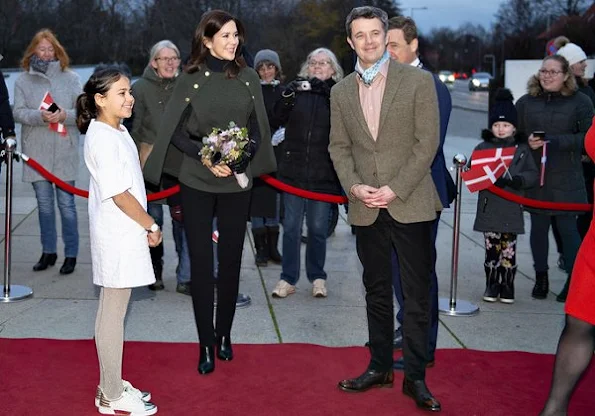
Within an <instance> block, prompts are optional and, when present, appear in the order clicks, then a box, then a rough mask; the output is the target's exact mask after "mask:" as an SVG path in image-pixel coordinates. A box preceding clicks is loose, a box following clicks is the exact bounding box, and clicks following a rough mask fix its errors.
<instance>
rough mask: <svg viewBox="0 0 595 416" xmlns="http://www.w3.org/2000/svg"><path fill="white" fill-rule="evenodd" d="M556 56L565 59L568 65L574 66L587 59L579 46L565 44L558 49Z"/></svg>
mask: <svg viewBox="0 0 595 416" xmlns="http://www.w3.org/2000/svg"><path fill="white" fill-rule="evenodd" d="M557 55H560V56H563V57H564V58H566V60H567V61H568V63H569V64H570V65H574V64H576V63H577V62H580V61H584V60H585V59H587V54H586V53H585V51H583V50H582V49H581V47H580V46H578V45H576V44H574V43H567V44H566V45H564V46H562V47H561V48H560V49H558V52H557Z"/></svg>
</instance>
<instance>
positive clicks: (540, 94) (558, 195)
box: [516, 55, 593, 302]
mask: <svg viewBox="0 0 595 416" xmlns="http://www.w3.org/2000/svg"><path fill="white" fill-rule="evenodd" d="M516 108H517V112H518V117H519V122H518V125H517V129H518V132H519V133H521V134H525V135H527V136H529V139H528V143H529V147H530V148H531V149H532V153H533V157H534V158H535V162H536V163H537V166H538V167H540V168H541V172H542V173H541V177H540V183H539V186H537V187H535V188H533V189H531V190H529V191H528V192H527V197H528V198H531V199H535V200H538V201H543V202H544V203H552V202H554V203H555V202H572V203H586V202H587V193H586V191H585V181H584V179H583V168H582V164H581V156H582V154H583V152H584V139H585V133H586V132H587V130H589V127H590V126H591V119H592V118H593V104H592V103H591V100H589V97H587V96H586V95H584V94H581V93H579V92H578V91H577V85H576V79H575V77H574V75H573V74H572V73H571V71H570V65H569V63H568V61H567V60H566V58H564V57H563V56H561V55H552V56H548V57H546V58H545V59H544V60H543V62H542V64H541V68H540V69H539V71H538V72H537V74H535V75H533V76H532V77H531V78H530V79H529V82H528V84H527V94H525V95H523V96H522V97H521V98H520V99H519V100H518V101H517V103H516ZM527 211H529V212H530V213H531V237H530V244H531V252H532V254H533V263H534V268H535V286H534V287H533V291H532V296H533V297H534V298H535V299H545V298H546V297H547V295H548V292H549V279H548V264H547V259H548V242H549V239H548V233H549V228H550V224H551V221H552V218H555V220H556V223H557V226H558V231H559V232H560V236H561V238H562V246H563V248H564V249H563V251H564V252H563V256H564V265H565V268H566V272H567V273H568V279H567V281H566V284H565V285H564V288H563V289H562V291H561V292H560V293H559V294H558V297H557V298H556V300H558V301H559V302H564V301H565V300H566V295H567V293H568V285H569V282H570V276H571V274H572V268H573V266H574V260H575V257H576V253H577V251H578V248H579V246H580V244H581V238H580V235H579V233H578V229H577V225H576V213H573V212H569V211H560V210H555V209H536V208H527Z"/></svg>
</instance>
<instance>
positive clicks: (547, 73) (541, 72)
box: [538, 69, 564, 77]
mask: <svg viewBox="0 0 595 416" xmlns="http://www.w3.org/2000/svg"><path fill="white" fill-rule="evenodd" d="M538 72H539V75H541V76H542V77H545V76H549V77H555V76H556V75H560V74H563V73H564V71H548V70H547V69H540V70H539V71H538Z"/></svg>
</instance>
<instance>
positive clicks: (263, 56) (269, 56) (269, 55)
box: [254, 49, 281, 71]
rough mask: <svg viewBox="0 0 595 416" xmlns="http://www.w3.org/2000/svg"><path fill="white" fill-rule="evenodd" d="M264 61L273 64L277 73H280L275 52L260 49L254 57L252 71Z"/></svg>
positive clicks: (279, 65) (279, 62)
mask: <svg viewBox="0 0 595 416" xmlns="http://www.w3.org/2000/svg"><path fill="white" fill-rule="evenodd" d="M265 61H268V62H271V63H273V64H274V65H275V66H276V67H277V71H281V61H280V60H279V55H278V54H277V52H275V51H272V50H270V49H262V50H260V51H258V53H257V54H256V56H255V57H254V69H258V67H259V66H260V64H262V63H263V62H265Z"/></svg>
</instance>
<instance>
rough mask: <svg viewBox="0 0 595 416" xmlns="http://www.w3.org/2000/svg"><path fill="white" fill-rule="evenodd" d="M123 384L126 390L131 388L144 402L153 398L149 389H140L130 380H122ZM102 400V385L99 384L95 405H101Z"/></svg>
mask: <svg viewBox="0 0 595 416" xmlns="http://www.w3.org/2000/svg"><path fill="white" fill-rule="evenodd" d="M122 384H123V385H124V390H129V391H130V392H131V393H132V394H134V395H135V396H138V397H139V398H140V399H141V400H142V401H143V402H148V401H150V400H151V393H149V392H148V391H140V390H139V389H137V388H136V387H134V386H133V385H132V383H130V382H129V381H126V380H122ZM100 400H101V387H99V386H97V390H96V391H95V407H99V401H100Z"/></svg>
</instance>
